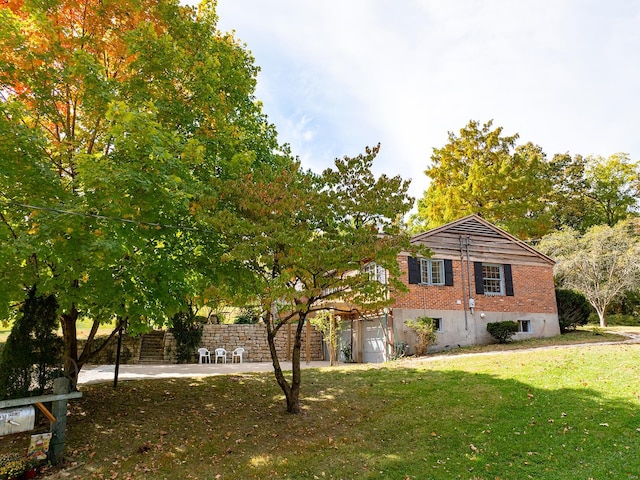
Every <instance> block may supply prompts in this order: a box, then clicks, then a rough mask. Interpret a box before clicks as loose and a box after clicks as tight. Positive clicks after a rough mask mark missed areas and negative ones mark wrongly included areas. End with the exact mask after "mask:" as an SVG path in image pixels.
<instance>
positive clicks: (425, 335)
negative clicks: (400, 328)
mask: <svg viewBox="0 0 640 480" xmlns="http://www.w3.org/2000/svg"><path fill="white" fill-rule="evenodd" d="M405 324H406V325H407V327H409V328H410V329H411V330H413V331H414V332H415V333H416V335H418V343H417V344H416V355H424V354H426V353H427V348H429V345H431V344H432V343H435V341H436V339H437V337H436V334H435V332H434V331H433V318H430V317H418V318H416V319H415V320H407V321H406V322H405Z"/></svg>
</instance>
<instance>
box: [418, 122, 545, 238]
mask: <svg viewBox="0 0 640 480" xmlns="http://www.w3.org/2000/svg"><path fill="white" fill-rule="evenodd" d="M517 140H518V135H517V134H515V135H511V136H507V135H504V134H503V129H502V127H496V128H494V127H493V121H491V120H490V121H489V122H487V123H485V124H483V125H480V124H479V123H478V122H476V121H473V120H472V121H470V122H469V123H468V124H467V125H466V127H464V128H462V129H460V135H459V136H458V135H456V134H455V133H453V132H449V142H448V143H447V144H446V145H445V146H444V147H442V148H434V149H433V154H432V155H431V166H430V167H429V168H427V170H426V172H425V173H426V174H427V176H428V177H430V179H431V183H430V184H429V187H428V189H427V191H426V192H425V194H424V196H423V197H422V198H421V199H420V200H419V201H418V213H417V214H416V215H415V216H414V218H413V222H414V224H418V225H420V226H422V227H426V228H433V227H436V226H439V225H442V224H444V223H447V222H450V221H453V220H456V219H458V218H460V217H462V216H464V215H468V214H471V213H477V214H480V215H482V216H483V217H484V218H486V219H487V220H489V221H490V222H493V223H495V224H497V225H499V226H501V227H502V228H504V229H505V230H507V231H509V232H510V233H512V234H514V235H516V236H518V237H520V238H531V237H534V236H538V235H541V234H544V233H546V232H547V231H548V228H549V213H548V212H547V210H546V209H545V207H544V204H545V198H546V195H547V193H548V192H550V189H551V184H550V181H549V177H548V175H547V174H546V158H545V154H544V152H543V151H542V149H541V148H540V147H539V146H537V145H534V144H532V143H526V144H524V145H517V144H516V141H517Z"/></svg>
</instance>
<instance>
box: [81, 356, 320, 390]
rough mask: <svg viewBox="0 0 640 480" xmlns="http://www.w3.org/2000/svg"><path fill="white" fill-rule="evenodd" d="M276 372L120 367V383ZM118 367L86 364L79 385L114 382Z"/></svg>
mask: <svg viewBox="0 0 640 480" xmlns="http://www.w3.org/2000/svg"><path fill="white" fill-rule="evenodd" d="M328 366H329V362H328V361H327V362H310V363H307V362H304V361H303V362H300V367H301V368H322V367H328ZM280 367H281V368H282V369H283V370H285V371H287V370H291V362H282V363H281V364H280ZM251 372H273V364H272V363H271V362H244V363H213V364H209V363H204V364H197V363H187V364H181V365H170V364H160V365H146V364H145V365H120V370H119V372H118V381H121V380H144V379H151V378H179V377H208V376H213V375H229V374H234V373H251ZM114 374H115V365H85V366H84V367H83V368H82V370H80V375H79V377H78V384H79V385H82V384H88V383H99V382H112V381H113V377H114Z"/></svg>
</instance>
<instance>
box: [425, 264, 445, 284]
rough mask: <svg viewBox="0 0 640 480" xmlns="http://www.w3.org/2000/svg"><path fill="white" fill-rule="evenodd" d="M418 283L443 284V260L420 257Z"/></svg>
mask: <svg viewBox="0 0 640 480" xmlns="http://www.w3.org/2000/svg"><path fill="white" fill-rule="evenodd" d="M420 283H424V284H426V285H444V260H431V259H427V258H421V259H420Z"/></svg>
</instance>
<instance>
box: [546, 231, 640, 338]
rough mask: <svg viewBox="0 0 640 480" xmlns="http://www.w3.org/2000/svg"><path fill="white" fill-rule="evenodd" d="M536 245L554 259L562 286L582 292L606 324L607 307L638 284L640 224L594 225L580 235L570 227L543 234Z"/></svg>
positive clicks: (639, 272) (639, 280)
mask: <svg viewBox="0 0 640 480" xmlns="http://www.w3.org/2000/svg"><path fill="white" fill-rule="evenodd" d="M538 248H539V249H540V250H541V251H542V252H544V253H546V254H547V255H549V256H551V257H552V258H553V259H555V260H556V262H557V263H556V265H555V267H554V274H555V276H556V281H557V282H558V283H559V284H560V285H561V286H562V287H563V288H568V289H571V290H575V291H578V292H580V293H582V294H583V295H584V296H585V298H586V299H587V300H588V301H589V303H591V305H592V306H593V308H594V309H595V310H596V312H597V313H598V317H599V319H600V325H601V326H602V327H606V326H607V309H608V308H609V306H610V305H611V303H612V302H613V301H614V300H615V299H617V298H620V297H621V296H622V295H624V294H625V293H626V292H628V291H632V290H635V289H638V287H639V286H640V224H639V223H638V220H637V219H636V220H627V221H624V222H619V223H618V224H616V225H615V226H613V227H610V226H608V225H597V226H594V227H591V228H589V229H588V230H587V231H586V232H585V233H584V235H583V234H581V233H580V232H578V231H576V230H573V229H571V228H565V229H563V230H561V231H558V232H555V233H552V234H549V235H547V236H545V237H544V238H543V239H542V240H541V242H540V244H539V246H538Z"/></svg>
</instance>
